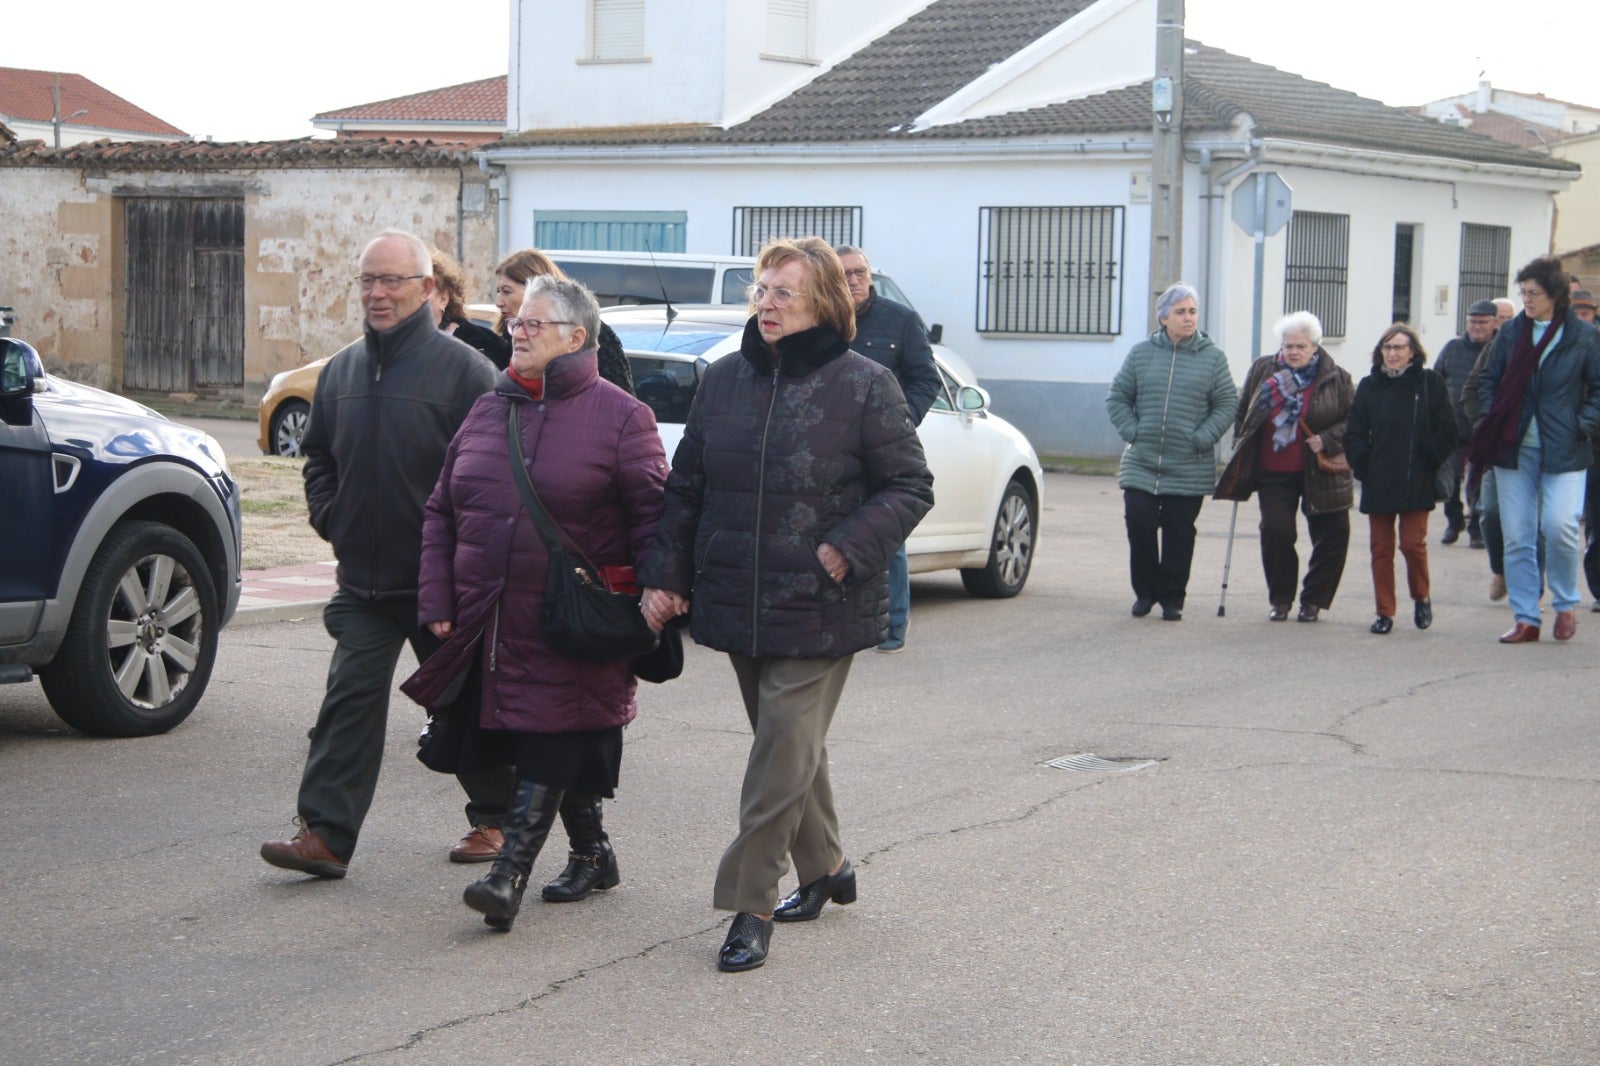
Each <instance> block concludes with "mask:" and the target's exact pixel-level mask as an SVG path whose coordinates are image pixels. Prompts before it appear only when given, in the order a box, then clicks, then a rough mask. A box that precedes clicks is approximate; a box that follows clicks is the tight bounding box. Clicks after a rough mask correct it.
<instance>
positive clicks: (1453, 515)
mask: <svg viewBox="0 0 1600 1066" xmlns="http://www.w3.org/2000/svg"><path fill="white" fill-rule="evenodd" d="M1496 313H1497V311H1496V308H1495V306H1494V301H1492V300H1479V301H1477V302H1476V303H1474V304H1473V305H1472V306H1471V307H1469V308H1467V331H1466V333H1464V334H1462V335H1461V336H1459V337H1452V338H1451V339H1450V340H1448V341H1446V342H1445V346H1444V347H1443V348H1441V349H1440V350H1439V354H1438V355H1437V356H1435V357H1434V360H1433V368H1434V369H1435V370H1437V371H1438V372H1439V375H1440V376H1441V377H1443V378H1444V384H1445V391H1446V392H1448V393H1449V395H1450V409H1451V410H1452V411H1453V412H1454V413H1455V418H1456V449H1455V451H1453V452H1452V453H1451V455H1450V466H1451V469H1452V470H1454V471H1455V480H1454V483H1453V486H1452V489H1451V493H1450V498H1449V499H1448V500H1446V501H1444V514H1445V523H1446V524H1445V531H1444V535H1443V536H1441V537H1440V538H1439V543H1440V544H1454V543H1455V542H1456V541H1457V540H1459V539H1460V538H1461V533H1462V531H1463V530H1465V531H1466V534H1467V537H1468V543H1470V544H1471V546H1472V547H1474V548H1481V547H1483V531H1482V529H1481V528H1480V521H1481V519H1480V518H1479V515H1478V503H1477V501H1476V500H1474V499H1471V498H1470V495H1471V494H1470V493H1469V499H1467V501H1466V502H1465V503H1463V502H1462V499H1461V490H1462V487H1463V486H1464V485H1465V483H1466V472H1467V471H1466V468H1467V442H1469V441H1470V440H1471V439H1472V419H1470V418H1468V417H1467V411H1466V408H1465V407H1464V406H1462V399H1461V392H1462V389H1464V388H1465V387H1466V384H1467V382H1468V380H1469V379H1470V378H1471V377H1472V368H1473V367H1474V366H1475V365H1476V364H1477V362H1478V357H1479V356H1480V355H1482V354H1483V349H1484V346H1485V345H1486V344H1488V343H1489V338H1491V337H1493V336H1494V331H1495V315H1496ZM1469 514H1470V517H1469Z"/></svg>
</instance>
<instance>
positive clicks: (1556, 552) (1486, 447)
mask: <svg viewBox="0 0 1600 1066" xmlns="http://www.w3.org/2000/svg"><path fill="white" fill-rule="evenodd" d="M1517 291H1518V293H1519V294H1520V295H1521V296H1522V313H1521V314H1519V315H1517V316H1516V317H1515V318H1513V319H1512V320H1511V321H1510V322H1507V323H1506V324H1505V325H1504V326H1502V327H1501V328H1500V332H1499V333H1498V334H1496V335H1495V339H1494V348H1493V350H1492V352H1491V353H1490V355H1489V361H1488V363H1487V364H1486V365H1485V366H1484V368H1483V371H1482V373H1480V374H1479V375H1478V398H1479V401H1480V403H1481V404H1482V405H1483V407H1484V409H1485V410H1486V411H1488V414H1487V415H1485V416H1484V419H1483V421H1482V422H1480V423H1479V424H1478V427H1477V428H1476V429H1475V430H1473V433H1472V443H1471V444H1470V445H1468V451H1467V455H1468V458H1469V459H1470V460H1471V463H1472V466H1473V468H1474V469H1476V470H1485V469H1488V468H1489V467H1491V466H1492V467H1493V468H1494V480H1495V488H1496V490H1497V491H1498V495H1499V498H1500V499H1499V503H1500V527H1501V529H1502V531H1503V532H1504V534H1505V543H1506V549H1505V571H1506V573H1505V578H1506V589H1507V591H1508V592H1509V593H1510V597H1511V610H1512V612H1513V615H1514V620H1513V623H1512V626H1511V628H1510V629H1509V630H1507V631H1506V632H1505V633H1503V634H1502V635H1501V637H1500V643H1502V644H1527V643H1530V642H1532V641H1536V640H1538V639H1539V629H1540V622H1541V619H1540V614H1539V597H1540V594H1541V593H1542V591H1543V589H1542V587H1541V582H1540V580H1539V557H1538V550H1539V535H1540V533H1541V532H1542V533H1543V534H1544V547H1545V574H1546V580H1548V582H1549V585H1550V605H1551V606H1552V607H1554V608H1555V612H1556V619H1555V628H1554V635H1555V638H1556V639H1557V640H1571V639H1572V637H1573V634H1575V633H1576V632H1577V630H1578V620H1577V615H1576V614H1575V613H1574V612H1575V610H1576V608H1577V606H1578V602H1579V599H1580V594H1579V591H1578V561H1579V556H1580V555H1581V554H1582V552H1583V538H1582V535H1581V533H1580V532H1579V520H1580V518H1581V517H1582V515H1583V489H1584V476H1585V471H1586V470H1587V469H1588V468H1589V464H1590V463H1591V462H1592V461H1593V457H1594V454H1593V447H1592V445H1591V440H1592V438H1593V437H1594V435H1595V434H1596V433H1600V340H1597V339H1596V335H1595V329H1594V327H1593V326H1591V325H1589V324H1588V323H1586V322H1584V321H1583V320H1582V319H1580V318H1579V317H1578V316H1577V315H1576V314H1574V313H1573V311H1572V309H1571V307H1570V302H1571V298H1572V294H1571V284H1570V279H1569V278H1568V277H1567V274H1566V272H1565V271H1563V270H1562V269H1561V263H1560V261H1559V260H1557V259H1555V258H1554V257H1553V256H1540V257H1539V258H1537V259H1535V260H1533V261H1532V262H1530V263H1529V264H1528V265H1527V266H1525V267H1523V268H1522V269H1521V270H1519V271H1517Z"/></svg>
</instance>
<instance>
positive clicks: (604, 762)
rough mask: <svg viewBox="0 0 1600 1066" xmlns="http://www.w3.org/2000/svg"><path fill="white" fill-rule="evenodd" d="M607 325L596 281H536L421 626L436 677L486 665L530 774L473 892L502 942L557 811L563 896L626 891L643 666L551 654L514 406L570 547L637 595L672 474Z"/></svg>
mask: <svg viewBox="0 0 1600 1066" xmlns="http://www.w3.org/2000/svg"><path fill="white" fill-rule="evenodd" d="M599 322H600V310H599V307H598V306H597V305H596V303H595V300H594V297H593V296H592V295H591V294H590V293H589V291H588V290H587V289H585V288H584V287H583V286H582V285H580V284H579V283H577V282H575V281H570V280H567V279H564V278H553V277H539V278H535V279H534V280H533V281H532V282H531V283H530V284H529V286H528V291H527V295H526V296H525V298H524V300H523V303H522V307H521V313H520V315H519V316H517V317H514V318H511V319H509V320H508V321H507V323H506V325H507V328H508V330H509V332H510V335H511V338H512V352H511V364H510V366H509V367H508V369H507V370H506V371H505V372H504V373H503V374H502V375H501V377H500V380H499V382H498V383H497V384H496V385H495V388H494V391H493V392H490V393H488V394H487V395H485V396H483V397H482V398H480V399H479V400H478V402H477V404H476V405H475V406H474V407H473V409H472V412H471V414H469V415H468V416H467V420H466V422H464V423H463V424H462V426H461V429H460V431H459V432H458V433H457V434H456V437H455V440H454V441H452V442H451V444H450V450H449V451H448V453H446V456H445V463H444V469H443V471H442V472H441V473H440V475H439V483H438V485H436V486H435V488H434V490H433V494H432V496H430V497H429V499H428V504H427V515H426V518H425V520H424V523H423V531H422V574H421V588H420V590H419V592H420V594H419V597H418V613H419V620H420V621H421V622H422V623H423V624H424V625H427V626H428V627H429V629H431V630H432V631H433V632H434V633H435V634H436V635H438V636H440V637H442V638H446V640H447V643H446V646H445V647H444V648H441V649H440V651H439V653H438V654H436V655H435V656H433V657H431V658H430V659H429V660H428V664H429V665H427V666H424V667H423V670H422V671H419V675H422V674H426V673H427V672H428V669H429V666H431V665H432V664H434V663H436V662H437V663H438V664H440V665H439V667H438V669H441V670H443V669H447V668H448V664H450V663H452V662H457V663H459V662H462V661H468V660H475V662H476V667H475V669H474V671H473V673H472V674H471V675H469V681H468V685H469V686H472V685H473V684H474V683H476V688H477V691H478V692H479V693H480V700H479V706H480V708H481V711H480V723H481V725H482V727H483V730H484V735H485V736H486V737H489V738H495V739H499V740H501V741H502V742H503V744H504V749H505V750H504V753H503V755H504V761H506V762H514V763H515V764H516V766H517V778H518V785H517V791H516V796H515V799H514V800H513V802H512V805H511V810H510V811H509V812H508V814H507V816H506V821H505V825H504V832H505V845H504V847H503V848H502V849H501V852H500V856H499V857H498V858H497V859H496V860H495V862H494V865H493V866H492V867H491V868H490V870H489V873H488V875H487V876H485V877H483V878H482V879H480V880H478V881H475V882H473V883H472V884H471V885H470V886H468V888H467V890H466V893H465V900H466V903H467V905H468V906H469V907H472V908H473V909H474V910H477V911H480V912H482V913H483V914H484V921H485V922H487V923H488V924H489V925H490V926H492V927H494V928H497V929H502V930H504V929H509V928H511V923H512V920H513V919H514V918H515V917H516V915H517V911H518V909H519V908H520V906H521V902H522V894H523V890H524V888H525V887H526V885H527V880H528V876H529V873H530V872H531V871H532V868H533V862H534V859H535V858H537V856H538V854H539V849H540V848H541V847H542V846H543V844H544V841H545V837H546V836H547V835H548V834H549V832H550V828H551V826H552V825H553V824H554V822H555V819H556V817H557V815H558V813H559V814H560V815H561V817H562V819H563V821H564V822H565V823H566V826H567V830H568V833H569V835H570V836H571V837H572V853H571V855H570V857H569V864H568V868H567V872H566V873H564V874H563V875H562V877H561V878H558V879H557V880H556V881H555V882H552V883H551V884H550V885H548V886H546V889H545V896H546V898H547V899H554V900H558V901H564V900H571V899H580V898H582V897H583V896H586V895H588V894H589V892H590V891H592V890H593V889H595V888H610V887H612V886H614V885H616V884H617V878H618V875H617V865H616V858H615V855H614V854H613V853H612V850H611V846H610V844H609V842H608V841H607V838H606V835H605V833H604V831H603V830H602V828H601V823H600V798H601V797H609V796H611V795H612V794H613V790H614V789H615V788H616V784H617V778H618V773H619V770H620V767H621V762H622V727H623V726H625V725H627V724H628V723H629V722H630V721H632V720H633V717H634V713H635V704H634V686H635V683H636V682H635V679H634V676H633V670H632V664H631V663H630V662H629V661H628V660H626V659H621V660H617V661H615V662H589V661H585V660H580V659H573V658H569V657H567V656H564V655H561V654H559V653H557V652H555V651H552V650H551V649H550V647H549V646H548V645H547V644H546V643H545V638H544V626H543V623H542V622H541V621H540V615H539V611H540V607H541V605H542V604H543V600H544V587H545V570H546V567H547V563H548V553H547V552H546V550H545V546H544V542H543V541H542V540H541V539H540V536H539V532H538V530H537V528H536V527H535V526H534V523H533V519H532V518H531V517H530V516H529V515H528V513H527V512H526V510H525V509H524V508H523V505H522V500H521V496H520V495H519V493H518V489H517V483H516V480H515V479H514V478H513V477H512V471H511V456H510V446H509V443H508V439H507V427H508V419H509V412H510V410H511V407H512V405H513V404H515V405H516V406H517V409H518V411H519V420H520V422H521V430H522V433H521V443H522V453H523V459H524V463H525V464H526V466H527V469H528V472H529V476H530V477H531V479H532V481H533V485H534V489H535V491H537V493H538V495H539V499H540V501H541V502H542V503H543V504H544V507H545V509H546V510H547V511H548V512H549V514H550V517H551V519H552V520H553V521H554V522H555V524H556V525H557V526H558V527H559V528H560V530H561V531H562V533H563V534H564V535H565V538H566V539H567V541H568V542H569V545H568V546H569V547H576V548H577V549H579V550H580V551H581V552H582V553H583V554H584V555H585V556H587V557H588V559H589V560H590V561H591V562H592V563H594V565H595V566H597V567H599V568H601V569H602V571H603V572H604V573H605V574H606V576H607V578H608V580H610V581H611V582H612V585H613V588H618V587H620V586H626V585H627V584H628V583H629V582H631V580H632V567H633V563H634V560H635V559H637V558H639V557H640V556H642V554H643V553H644V551H645V550H646V549H647V548H649V547H650V545H651V543H652V541H653V540H654V538H655V532H656V523H657V522H658V521H659V519H660V517H661V506H662V486H663V484H664V483H665V480H666V475H667V461H666V455H665V453H664V452H663V451H662V447H661V438H660V436H659V435H658V434H657V432H656V422H655V416H654V415H653V414H652V413H651V411H650V408H649V407H647V406H646V405H645V404H643V403H641V402H640V401H638V400H636V399H634V398H633V397H632V396H629V395H628V394H627V393H626V392H624V391H623V390H621V389H619V388H617V387H616V386H614V385H612V384H610V383H609V382H606V381H603V380H601V379H600V377H599V375H598V372H597V368H596V353H595V348H594V345H593V341H592V340H591V338H593V337H595V336H596V335H597V334H598V332H599ZM452 645H454V647H452ZM468 691H469V692H470V691H471V688H470V687H469V690H468ZM564 798H565V802H563V800H564ZM552 892H554V894H552Z"/></svg>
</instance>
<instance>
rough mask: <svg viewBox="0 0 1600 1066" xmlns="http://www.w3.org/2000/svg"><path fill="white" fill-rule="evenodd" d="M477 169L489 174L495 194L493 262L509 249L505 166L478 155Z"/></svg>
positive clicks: (501, 257)
mask: <svg viewBox="0 0 1600 1066" xmlns="http://www.w3.org/2000/svg"><path fill="white" fill-rule="evenodd" d="M478 169H479V170H480V171H482V172H483V173H485V174H487V175H489V188H491V189H493V190H494V195H495V204H496V206H495V211H496V214H495V234H494V257H495V262H499V261H500V260H502V259H504V258H505V257H506V253H507V251H509V247H508V245H509V241H508V238H507V234H508V233H509V232H510V230H511V201H510V199H509V198H508V197H507V196H506V185H507V182H506V168H505V167H503V166H499V165H498V164H492V163H490V162H489V160H488V159H487V158H485V157H484V156H481V155H480V156H478Z"/></svg>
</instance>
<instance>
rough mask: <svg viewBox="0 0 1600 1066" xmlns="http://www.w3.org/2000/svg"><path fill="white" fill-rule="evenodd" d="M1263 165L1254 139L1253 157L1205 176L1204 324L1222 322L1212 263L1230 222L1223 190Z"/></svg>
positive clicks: (1258, 141) (1252, 139)
mask: <svg viewBox="0 0 1600 1066" xmlns="http://www.w3.org/2000/svg"><path fill="white" fill-rule="evenodd" d="M1201 163H1202V165H1205V163H1206V159H1205V155H1202V156H1201ZM1261 163H1262V145H1261V141H1260V140H1259V139H1257V138H1251V140H1250V154H1249V155H1248V156H1246V157H1245V158H1244V159H1243V160H1242V161H1241V162H1239V163H1236V164H1235V165H1233V166H1231V167H1229V168H1228V169H1227V170H1225V171H1223V172H1222V173H1221V174H1217V175H1212V174H1211V173H1210V172H1209V171H1208V172H1207V174H1206V195H1205V198H1206V199H1207V200H1208V201H1210V203H1209V205H1208V210H1207V211H1206V225H1205V238H1206V258H1205V259H1204V260H1203V261H1202V263H1201V271H1202V273H1203V277H1204V280H1203V281H1202V283H1201V285H1202V287H1201V290H1200V291H1201V292H1203V293H1204V294H1205V301H1206V306H1205V321H1206V322H1208V323H1209V322H1216V321H1219V318H1218V315H1219V312H1218V304H1219V303H1220V298H1219V297H1218V295H1217V293H1216V287H1215V286H1214V285H1212V284H1211V279H1212V269H1211V268H1212V261H1213V259H1214V258H1215V257H1216V256H1217V252H1218V249H1219V248H1221V247H1225V242H1224V241H1223V240H1222V234H1223V233H1224V232H1226V227H1227V225H1228V219H1227V212H1226V211H1225V210H1224V208H1223V203H1222V201H1223V189H1225V188H1226V187H1227V185H1228V183H1229V182H1231V181H1233V180H1234V179H1235V178H1238V177H1241V176H1243V175H1244V174H1247V173H1249V172H1250V171H1252V170H1254V169H1255V168H1256V167H1258V166H1260V165H1261ZM1230 343H1231V341H1230ZM1259 354H1261V353H1259V352H1251V353H1250V358H1251V359H1254V358H1255V357H1256V356H1257V355H1259Z"/></svg>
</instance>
